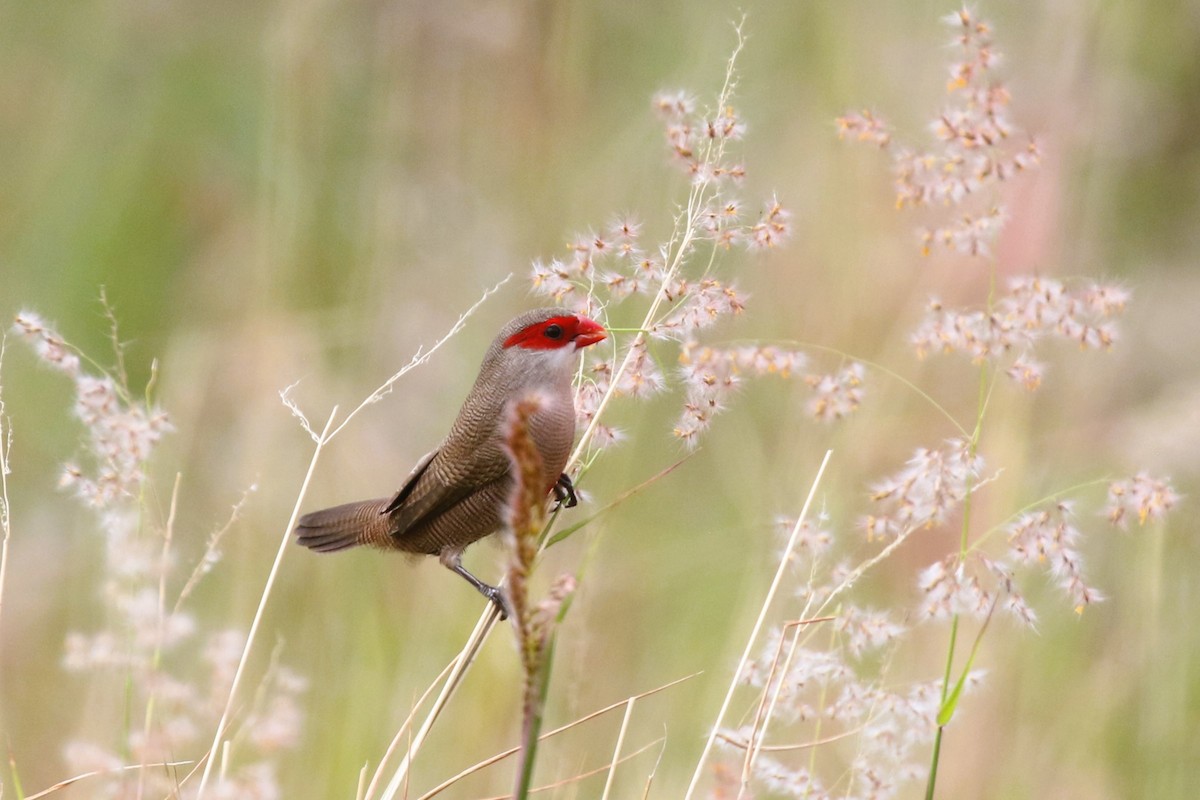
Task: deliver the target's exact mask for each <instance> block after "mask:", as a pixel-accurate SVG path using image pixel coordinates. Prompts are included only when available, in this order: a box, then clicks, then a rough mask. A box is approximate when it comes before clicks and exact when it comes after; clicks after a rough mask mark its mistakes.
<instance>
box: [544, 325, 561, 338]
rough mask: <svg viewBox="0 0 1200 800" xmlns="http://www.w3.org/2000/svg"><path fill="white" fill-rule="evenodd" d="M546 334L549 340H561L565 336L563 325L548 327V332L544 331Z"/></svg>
mask: <svg viewBox="0 0 1200 800" xmlns="http://www.w3.org/2000/svg"><path fill="white" fill-rule="evenodd" d="M542 333H544V334H546V338H547V339H561V338H562V335H563V329H562V325H547V326H546V330H544V331H542Z"/></svg>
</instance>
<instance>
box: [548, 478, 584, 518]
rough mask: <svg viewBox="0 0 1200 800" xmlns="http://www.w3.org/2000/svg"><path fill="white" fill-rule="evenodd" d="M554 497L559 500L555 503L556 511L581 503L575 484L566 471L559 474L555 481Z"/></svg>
mask: <svg viewBox="0 0 1200 800" xmlns="http://www.w3.org/2000/svg"><path fill="white" fill-rule="evenodd" d="M554 499H555V500H557V501H558V502H557V503H556V504H555V505H554V510H555V511H557V510H558V509H560V508H574V507H575V506H577V505H579V498H578V497H576V496H575V484H574V483H572V482H571V476H570V475H568V474H567V473H565V472H564V473H563V474H561V475H559V476H558V480H556V481H555V482H554Z"/></svg>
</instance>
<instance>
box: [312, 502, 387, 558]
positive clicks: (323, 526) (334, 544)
mask: <svg viewBox="0 0 1200 800" xmlns="http://www.w3.org/2000/svg"><path fill="white" fill-rule="evenodd" d="M387 504H388V498H386V497H383V498H380V499H378V500H362V501H360V502H357V503H346V504H345V505H341V506H334V507H333V508H324V509H321V510H320V511H314V512H312V513H311V514H305V515H304V516H303V517H301V518H300V522H299V523H298V524H297V525H296V543H297V544H302V545H304V546H305V547H307V548H309V549H310V550H316V551H317V552H319V553H332V552H333V551H335V550H345V549H346V548H347V547H354V546H356V545H360V544H377V543H380V542H383V541H385V540H386V539H387V536H388V533H389V529H390V521H389V519H388V517H387V516H386V515H385V514H384V513H383V510H384V509H385V508H386V507H387Z"/></svg>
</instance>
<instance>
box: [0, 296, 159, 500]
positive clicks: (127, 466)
mask: <svg viewBox="0 0 1200 800" xmlns="http://www.w3.org/2000/svg"><path fill="white" fill-rule="evenodd" d="M13 330H14V332H15V333H17V334H18V335H20V336H21V337H22V338H23V339H25V340H26V341H27V342H29V344H30V345H31V346H32V347H33V350H34V352H35V353H36V354H37V355H38V357H39V358H40V359H41V360H42V362H43V363H45V364H47V365H49V366H51V367H54V368H55V369H57V370H59V371H60V372H63V373H64V374H66V375H67V376H68V377H70V378H71V379H72V380H73V381H74V382H75V406H74V411H75V416H76V417H78V419H79V421H80V422H82V423H83V425H84V429H85V430H86V431H87V434H88V437H89V441H88V447H87V453H88V455H89V456H91V458H92V461H93V462H94V468H93V469H91V470H88V469H86V468H84V467H82V466H80V465H78V464H75V463H68V464H66V465H64V467H63V472H62V477H61V478H60V484H61V485H62V486H63V487H70V488H71V489H73V490H74V491H75V492H76V493H77V494H78V495H79V497H81V498H82V499H83V500H84V501H85V502H87V504H88V505H90V506H91V507H93V508H96V509H103V508H106V507H109V506H111V505H112V504H113V503H114V502H116V501H117V500H118V499H120V498H122V497H124V498H130V497H136V496H137V495H138V492H139V491H140V490H141V487H142V484H143V482H144V480H145V475H144V474H143V472H142V465H143V464H144V463H145V461H146V459H147V458H149V456H150V452H151V450H153V449H154V446H155V445H157V444H158V442H159V441H160V440H161V439H162V437H163V434H165V433H168V432H169V431H171V430H172V428H171V423H170V421H169V420H168V418H167V415H166V413H165V412H163V411H162V410H161V409H158V408H154V407H151V406H146V405H143V404H141V403H136V402H133V401H132V399H131V398H130V396H129V392H128V390H127V389H125V387H122V386H119V385H118V384H117V382H116V381H114V380H113V379H112V378H111V377H110V376H108V375H101V376H96V375H90V374H88V373H87V372H84V371H83V370H82V369H81V368H80V361H79V356H78V355H76V354H75V352H74V351H73V350H72V349H71V348H70V346H69V345H68V344H67V343H66V342H65V341H64V340H63V338H62V337H61V336H59V335H58V334H57V333H56V332H54V331H53V330H52V329H51V328H50V327H49V326H47V324H46V323H45V322H44V321H43V320H42V319H41V318H40V317H38V315H36V314H33V313H30V312H28V311H23V312H21V313H20V314H18V315H17V318H16V320H15V322H14V323H13Z"/></svg>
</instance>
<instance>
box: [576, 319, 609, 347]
mask: <svg viewBox="0 0 1200 800" xmlns="http://www.w3.org/2000/svg"><path fill="white" fill-rule="evenodd" d="M578 319H579V325H578V326H577V327H576V328H575V349H577V350H578V349H579V348H581V347H587V346H588V345H592V344H595V343H596V342H602V341H604V339H605V337H607V336H608V331H606V330H604V326H603V325H601V324H600V323H599V322H596V321H595V320H592V319H588V318H587V317H585V316H582V315H581V316H580V317H579V318H578Z"/></svg>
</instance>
